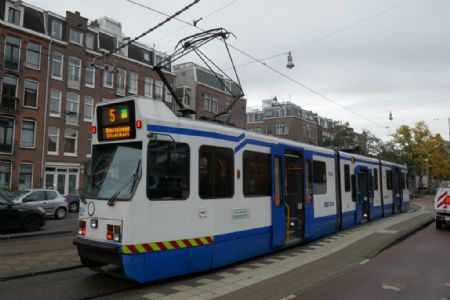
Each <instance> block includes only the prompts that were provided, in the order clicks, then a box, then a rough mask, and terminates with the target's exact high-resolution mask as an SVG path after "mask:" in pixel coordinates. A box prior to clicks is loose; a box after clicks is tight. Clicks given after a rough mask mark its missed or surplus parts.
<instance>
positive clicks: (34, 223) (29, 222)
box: [0, 197, 45, 231]
mask: <svg viewBox="0 0 450 300" xmlns="http://www.w3.org/2000/svg"><path fill="white" fill-rule="evenodd" d="M44 224H45V211H44V209H43V208H41V207H38V208H36V207H31V206H28V205H25V204H20V203H19V204H18V203H14V202H13V201H12V199H9V198H5V197H0V230H10V229H23V230H25V231H36V230H38V229H39V228H41V226H43V225H44Z"/></svg>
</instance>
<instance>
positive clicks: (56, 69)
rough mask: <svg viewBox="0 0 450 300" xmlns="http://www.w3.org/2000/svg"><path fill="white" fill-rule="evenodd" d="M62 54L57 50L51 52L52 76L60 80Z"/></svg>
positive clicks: (61, 74)
mask: <svg viewBox="0 0 450 300" xmlns="http://www.w3.org/2000/svg"><path fill="white" fill-rule="evenodd" d="M63 62H64V55H62V54H61V53H59V52H53V54H52V78H54V79H60V80H62V76H63Z"/></svg>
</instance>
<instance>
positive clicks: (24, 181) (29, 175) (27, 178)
mask: <svg viewBox="0 0 450 300" xmlns="http://www.w3.org/2000/svg"><path fill="white" fill-rule="evenodd" d="M32 183H33V164H20V165H19V190H24V189H29V188H31V186H32V185H33V184H32Z"/></svg>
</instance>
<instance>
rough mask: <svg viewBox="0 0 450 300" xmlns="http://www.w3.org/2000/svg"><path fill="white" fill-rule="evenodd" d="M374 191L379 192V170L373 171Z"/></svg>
mask: <svg viewBox="0 0 450 300" xmlns="http://www.w3.org/2000/svg"><path fill="white" fill-rule="evenodd" d="M373 190H374V191H378V170H377V169H373Z"/></svg>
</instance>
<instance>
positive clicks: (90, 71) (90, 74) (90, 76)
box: [84, 64, 95, 88]
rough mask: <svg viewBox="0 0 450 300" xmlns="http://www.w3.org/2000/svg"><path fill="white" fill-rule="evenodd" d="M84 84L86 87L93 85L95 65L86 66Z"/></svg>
mask: <svg viewBox="0 0 450 300" xmlns="http://www.w3.org/2000/svg"><path fill="white" fill-rule="evenodd" d="M84 84H85V85H86V86H87V87H91V88H94V87H95V66H93V65H91V64H88V65H87V66H86V79H85V80H84Z"/></svg>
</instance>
